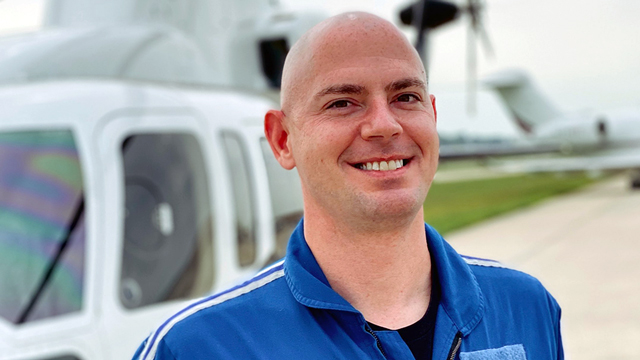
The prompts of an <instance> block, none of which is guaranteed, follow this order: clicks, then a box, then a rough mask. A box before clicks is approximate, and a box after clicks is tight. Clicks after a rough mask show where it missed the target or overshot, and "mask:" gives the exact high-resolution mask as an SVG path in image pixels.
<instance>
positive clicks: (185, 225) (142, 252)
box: [120, 133, 214, 309]
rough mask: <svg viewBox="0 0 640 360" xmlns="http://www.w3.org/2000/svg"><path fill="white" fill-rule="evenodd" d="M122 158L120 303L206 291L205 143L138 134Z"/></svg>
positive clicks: (209, 232) (209, 261)
mask: <svg viewBox="0 0 640 360" xmlns="http://www.w3.org/2000/svg"><path fill="white" fill-rule="evenodd" d="M122 158H123V163H124V184H125V199H124V205H125V212H124V247H123V253H122V269H121V278H120V300H121V302H122V304H123V305H124V306H125V307H126V308H129V309H131V308H138V307H141V306H145V305H149V304H154V303H159V302H162V301H167V300H173V299H180V298H193V297H197V296H201V295H204V294H205V293H207V292H208V291H210V290H211V289H212V286H213V275H214V266H213V241H212V240H213V229H212V227H213V224H212V221H213V220H212V219H213V217H212V210H211V209H212V208H211V204H210V201H209V181H208V176H207V175H208V174H207V172H206V169H207V168H206V167H205V163H204V158H203V155H202V150H201V147H200V144H199V143H198V141H197V139H196V138H195V137H194V136H193V135H191V134H182V133H177V134H176V133H162V134H137V135H132V136H129V137H128V138H127V139H126V140H125V141H124V142H123V144H122Z"/></svg>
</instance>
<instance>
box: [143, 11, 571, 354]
mask: <svg viewBox="0 0 640 360" xmlns="http://www.w3.org/2000/svg"><path fill="white" fill-rule="evenodd" d="M426 81H427V79H426V76H425V71H424V68H423V66H422V62H421V61H420V59H419V57H418V55H417V53H416V52H415V50H414V49H413V47H412V46H411V44H410V43H409V42H408V41H407V39H406V38H405V37H404V36H403V35H402V34H401V33H400V32H399V31H398V30H397V29H396V28H395V27H394V26H393V25H392V24H390V23H388V22H387V21H385V20H382V19H380V18H378V17H375V16H373V15H370V14H365V13H349V14H344V15H339V16H336V17H333V18H330V19H328V20H326V21H324V22H322V23H321V24H319V25H317V26H316V27H314V28H313V29H312V30H310V31H309V32H308V33H307V34H305V35H304V36H303V37H302V38H301V39H300V41H298V42H297V43H296V44H295V45H294V46H293V47H292V49H291V51H290V53H289V55H288V56H287V59H286V63H285V67H284V72H283V79H282V95H281V110H279V111H278V110H272V111H269V112H268V113H267V115H266V117H265V132H266V136H267V139H268V140H269V143H270V145H271V148H272V150H273V152H274V154H275V156H276V158H277V160H278V161H279V162H280V164H281V165H282V166H283V167H284V168H286V169H292V168H293V167H297V169H298V173H299V175H300V180H301V183H302V190H303V196H304V212H305V217H304V221H303V222H301V224H300V225H299V226H298V228H297V229H296V231H295V232H294V234H293V235H292V237H291V240H290V242H289V247H288V249H287V256H286V257H285V259H284V261H283V262H279V263H277V264H275V265H273V266H272V267H270V268H268V269H266V270H264V271H262V272H261V273H260V274H258V275H257V276H256V277H255V278H254V279H252V280H250V281H248V282H247V283H245V284H243V285H240V286H238V287H236V288H233V289H231V290H229V291H227V292H223V293H222V294H218V295H215V296H212V297H210V298H207V299H204V300H201V301H198V302H196V303H194V304H193V305H191V306H189V307H187V308H186V309H185V310H183V311H181V312H179V313H178V314H176V315H174V316H173V317H172V318H171V319H170V320H168V321H167V322H166V323H165V325H163V326H162V327H160V328H159V329H158V330H157V331H156V332H155V333H154V334H152V335H151V336H150V337H149V338H148V339H147V341H145V343H144V344H143V345H142V346H141V347H140V349H139V350H138V352H137V358H140V359H154V358H155V359H414V358H416V359H438V360H444V359H455V358H459V359H471V360H473V359H530V360H531V359H535V360H543V359H561V358H562V357H563V355H562V343H561V340H560V330H559V318H560V309H559V307H558V305H557V303H556V302H555V300H554V299H553V298H552V297H551V296H550V295H549V294H548V293H547V292H546V291H545V289H544V288H543V287H542V285H540V283H539V282H538V281H537V280H535V279H533V278H531V277H530V276H528V275H525V274H523V273H520V272H517V271H514V270H510V269H506V268H503V267H502V266H501V265H500V264H498V263H496V262H493V261H488V260H481V259H471V258H463V257H461V256H460V255H458V254H457V253H456V252H455V251H454V250H453V249H452V248H451V247H450V246H449V245H448V244H447V243H446V242H444V240H443V239H442V237H440V235H439V234H438V233H437V232H436V231H435V230H433V229H432V228H431V227H429V226H427V225H425V224H424V222H423V208H422V204H423V202H424V200H425V198H426V196H427V192H428V190H429V187H430V185H431V182H432V179H433V176H434V174H435V171H436V168H437V163H438V136H437V133H436V111H435V98H434V97H433V96H432V95H429V94H428V92H427V84H426Z"/></svg>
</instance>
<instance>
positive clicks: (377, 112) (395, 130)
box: [360, 99, 402, 140]
mask: <svg viewBox="0 0 640 360" xmlns="http://www.w3.org/2000/svg"><path fill="white" fill-rule="evenodd" d="M360 132H361V135H362V138H363V139H365V140H389V139H391V138H393V137H396V136H398V135H400V134H402V126H401V125H400V123H398V121H397V120H396V118H395V117H394V114H393V113H392V112H391V108H390V106H389V104H388V103H387V102H386V99H385V100H384V101H377V102H375V103H374V104H372V106H371V107H370V109H369V111H368V112H367V114H366V119H365V121H364V123H363V124H362V127H361V129H360Z"/></svg>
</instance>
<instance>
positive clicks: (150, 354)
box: [136, 261, 288, 360]
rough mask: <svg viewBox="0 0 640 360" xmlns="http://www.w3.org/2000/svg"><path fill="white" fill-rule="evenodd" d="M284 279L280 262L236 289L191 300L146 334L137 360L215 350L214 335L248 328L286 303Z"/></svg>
mask: <svg viewBox="0 0 640 360" xmlns="http://www.w3.org/2000/svg"><path fill="white" fill-rule="evenodd" d="M283 276H284V269H283V261H279V262H277V263H275V264H273V265H272V266H269V267H268V268H266V269H264V270H263V271H261V272H260V273H258V274H257V275H255V276H254V277H253V278H251V279H250V280H248V281H246V282H244V283H242V284H240V285H238V286H235V287H232V288H230V289H228V290H225V291H223V292H220V293H217V294H214V295H212V296H208V297H205V298H202V299H199V300H196V301H193V302H192V303H190V304H189V305H187V306H186V307H184V308H183V309H182V310H180V311H178V312H177V313H175V314H173V315H172V316H171V317H169V318H168V319H167V320H166V321H165V322H164V323H163V324H162V325H160V326H159V327H158V328H157V329H156V330H155V331H154V332H153V333H151V335H149V337H148V338H147V340H146V341H145V343H144V344H143V345H142V346H141V349H139V350H138V353H139V355H138V357H137V358H136V359H140V360H150V359H165V358H170V359H173V356H172V357H163V356H161V354H162V353H164V352H170V350H169V349H170V348H174V349H177V348H180V349H193V350H196V351H197V348H198V347H200V348H203V347H207V346H214V347H215V344H213V343H212V341H216V339H219V338H220V336H217V335H224V334H227V333H228V332H229V331H240V330H242V328H243V327H245V326H251V322H255V321H256V319H260V318H261V317H260V316H256V315H258V314H260V315H262V316H264V315H266V314H267V313H268V309H269V308H270V307H274V306H276V307H277V306H280V305H281V304H282V303H283V301H284V302H286V299H283V298H285V297H286V296H287V295H288V292H286V291H282V290H284V288H286V286H287V285H286V283H285V281H284V278H283ZM283 287H284V288H283ZM192 345H193V346H192ZM156 355H158V356H157V357H156ZM176 357H179V356H176Z"/></svg>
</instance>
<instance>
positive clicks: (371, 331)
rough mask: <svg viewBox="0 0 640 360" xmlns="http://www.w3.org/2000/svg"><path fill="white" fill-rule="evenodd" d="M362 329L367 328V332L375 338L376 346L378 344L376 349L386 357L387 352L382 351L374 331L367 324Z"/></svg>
mask: <svg viewBox="0 0 640 360" xmlns="http://www.w3.org/2000/svg"><path fill="white" fill-rule="evenodd" d="M364 329H365V330H367V332H368V333H369V334H371V336H373V338H374V339H375V340H376V346H378V350H380V352H381V353H382V357H383V358H385V359H386V358H387V354H386V353H385V352H384V349H383V348H382V343H381V342H380V339H378V335H376V333H375V332H373V330H371V328H370V327H369V325H365V327H364Z"/></svg>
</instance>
